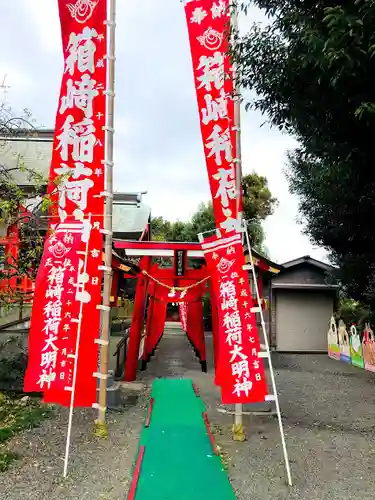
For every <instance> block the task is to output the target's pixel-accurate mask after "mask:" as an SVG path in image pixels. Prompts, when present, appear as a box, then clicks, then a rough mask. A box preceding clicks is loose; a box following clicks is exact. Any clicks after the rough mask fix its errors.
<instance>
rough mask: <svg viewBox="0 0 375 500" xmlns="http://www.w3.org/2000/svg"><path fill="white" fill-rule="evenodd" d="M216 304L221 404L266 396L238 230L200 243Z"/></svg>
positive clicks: (251, 401) (218, 380)
mask: <svg viewBox="0 0 375 500" xmlns="http://www.w3.org/2000/svg"><path fill="white" fill-rule="evenodd" d="M202 248H203V251H204V254H205V258H206V262H207V267H208V270H209V272H210V275H211V280H212V293H214V294H215V298H216V301H217V308H218V321H219V325H218V330H219V331H218V341H219V365H218V369H217V372H216V378H217V383H218V384H219V385H220V386H221V391H222V402H223V404H235V403H257V402H262V401H264V400H265V397H266V395H267V384H266V379H265V374H264V367H263V361H262V359H261V358H259V356H258V354H259V352H260V342H259V337H258V332H257V327H256V317H255V313H254V312H251V308H252V307H253V302H252V299H251V293H250V287H249V282H248V277H247V272H246V271H244V270H243V266H244V265H245V257H244V254H243V246H242V241H241V234H235V235H234V236H231V237H228V238H217V237H216V236H215V237H211V238H209V239H208V240H207V242H205V243H203V244H202Z"/></svg>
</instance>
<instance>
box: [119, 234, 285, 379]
mask: <svg viewBox="0 0 375 500" xmlns="http://www.w3.org/2000/svg"><path fill="white" fill-rule="evenodd" d="M114 247H115V249H116V251H118V252H119V253H121V254H122V256H123V257H125V258H132V257H133V258H134V257H138V258H139V259H140V260H139V264H138V267H139V274H138V281H137V287H136V294H135V300H134V311H133V315H132V322H131V326H130V335H129V341H128V348H127V356H126V360H125V370H124V379H125V380H126V381H133V380H135V379H136V373H137V367H138V363H139V353H140V347H141V341H142V335H143V330H145V332H144V344H143V353H142V358H141V359H142V363H141V364H142V368H143V369H144V368H145V367H146V365H147V363H148V361H149V359H150V357H151V355H152V354H153V353H154V351H155V349H156V347H157V345H158V343H159V342H160V340H161V338H162V336H163V332H164V325H165V320H166V312H167V305H168V303H176V302H184V303H185V304H186V310H187V318H186V319H187V321H186V334H187V337H188V339H189V341H190V343H191V344H192V346H193V348H194V350H195V353H196V354H197V356H198V358H199V360H200V363H201V366H202V371H207V361H206V347H205V339H204V324H203V296H204V295H205V294H209V292H210V277H209V275H208V272H207V268H206V265H205V261H204V255H203V251H202V248H201V245H200V243H177V242H175V243H171V242H158V241H119V240H117V241H115V242H114ZM162 258H164V259H165V258H168V259H169V260H170V265H169V266H167V267H163V266H162V265H161V263H160V260H161V259H162ZM158 260H159V262H158ZM254 265H255V266H256V268H257V274H258V288H259V290H260V291H261V290H262V275H263V273H273V272H278V270H277V269H274V268H273V267H270V265H269V264H268V262H267V261H266V260H263V259H261V258H259V257H257V258H254ZM125 278H134V275H130V274H126V273H125ZM210 302H211V308H212V337H213V342H214V346H213V347H214V358H215V360H216V358H217V354H218V352H217V345H216V344H217V328H218V325H217V313H216V311H217V309H216V307H217V305H216V303H215V298H214V296H213V295H212V294H210ZM262 307H266V302H265V301H263V302H262Z"/></svg>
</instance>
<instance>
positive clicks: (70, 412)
mask: <svg viewBox="0 0 375 500" xmlns="http://www.w3.org/2000/svg"><path fill="white" fill-rule="evenodd" d="M90 219H91V216H89V220H90ZM88 253H89V242H87V243H86V248H85V258H84V264H83V271H82V272H83V274H85V273H86V271H87V258H88ZM82 312H83V301H82V300H81V303H80V306H79V315H78V328H77V338H76V345H75V350H74V368H73V381H72V387H71V390H72V392H71V396H70V405H69V419H68V432H67V434H66V445H65V458H64V472H63V476H64V478H65V477H66V476H67V474H68V463H69V452H70V440H71V433H72V425H73V413H74V400H75V395H76V385H77V371H78V354H79V343H80V340H81V329H82Z"/></svg>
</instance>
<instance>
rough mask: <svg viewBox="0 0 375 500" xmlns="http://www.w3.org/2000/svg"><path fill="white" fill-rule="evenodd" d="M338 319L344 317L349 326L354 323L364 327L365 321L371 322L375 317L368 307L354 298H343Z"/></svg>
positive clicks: (337, 315)
mask: <svg viewBox="0 0 375 500" xmlns="http://www.w3.org/2000/svg"><path fill="white" fill-rule="evenodd" d="M336 319H338V320H339V319H342V320H343V321H344V323H345V324H346V325H347V326H348V328H349V326H350V325H351V324H353V323H354V324H355V325H357V326H358V327H359V328H360V329H362V328H363V327H364V325H365V323H366V322H370V323H371V322H372V320H373V319H374V317H373V314H372V313H371V311H369V310H368V309H366V308H365V307H364V306H363V305H362V304H361V303H360V302H357V301H355V300H352V299H342V300H341V301H340V304H339V307H338V310H337V313H336Z"/></svg>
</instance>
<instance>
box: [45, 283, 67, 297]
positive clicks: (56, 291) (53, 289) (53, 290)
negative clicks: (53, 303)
mask: <svg viewBox="0 0 375 500" xmlns="http://www.w3.org/2000/svg"><path fill="white" fill-rule="evenodd" d="M63 291H64V287H63V286H62V285H55V286H51V285H49V286H48V288H47V291H46V295H45V297H46V299H52V298H54V297H56V298H57V299H59V300H61V296H62V293H63Z"/></svg>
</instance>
